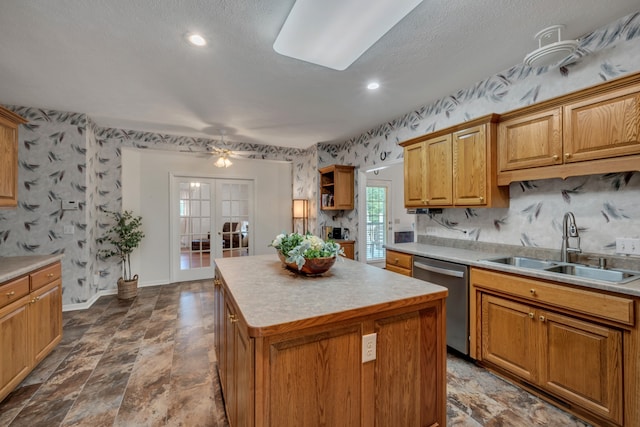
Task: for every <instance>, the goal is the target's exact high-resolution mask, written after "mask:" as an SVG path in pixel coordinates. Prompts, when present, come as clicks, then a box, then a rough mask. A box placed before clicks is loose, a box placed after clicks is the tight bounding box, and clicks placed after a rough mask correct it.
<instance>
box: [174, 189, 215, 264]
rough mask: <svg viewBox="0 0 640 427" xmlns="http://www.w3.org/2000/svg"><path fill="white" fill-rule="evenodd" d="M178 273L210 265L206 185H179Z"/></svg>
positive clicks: (208, 198) (207, 193) (209, 214)
mask: <svg viewBox="0 0 640 427" xmlns="http://www.w3.org/2000/svg"><path fill="white" fill-rule="evenodd" d="M179 188H180V200H179V207H180V270H189V269H195V268H205V267H210V266H211V246H210V239H211V212H210V211H211V209H210V207H209V206H210V203H211V201H210V200H211V197H210V192H211V191H210V190H211V187H210V186H209V184H202V183H200V182H199V181H197V180H193V181H190V182H181V183H180V186H179Z"/></svg>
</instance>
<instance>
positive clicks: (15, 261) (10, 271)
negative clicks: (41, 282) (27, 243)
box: [0, 255, 64, 283]
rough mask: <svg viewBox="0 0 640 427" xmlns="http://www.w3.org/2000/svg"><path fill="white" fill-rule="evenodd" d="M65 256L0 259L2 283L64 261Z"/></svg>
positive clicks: (30, 256) (0, 279)
mask: <svg viewBox="0 0 640 427" xmlns="http://www.w3.org/2000/svg"><path fill="white" fill-rule="evenodd" d="M63 256H64V255H26V256H12V257H0V283H2V282H6V281H8V280H11V279H13V278H15V277H19V276H22V275H24V274H27V273H29V272H30V271H33V270H37V269H38V268H40V267H44V266H45V265H49V264H52V263H54V262H56V261H59V260H61V259H62V257H63Z"/></svg>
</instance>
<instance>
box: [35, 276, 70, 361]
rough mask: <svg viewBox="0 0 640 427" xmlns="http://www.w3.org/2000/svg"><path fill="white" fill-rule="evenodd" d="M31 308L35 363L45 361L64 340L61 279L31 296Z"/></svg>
mask: <svg viewBox="0 0 640 427" xmlns="http://www.w3.org/2000/svg"><path fill="white" fill-rule="evenodd" d="M31 296H32V301H33V304H32V305H31V307H30V311H31V316H30V319H31V321H32V324H31V331H32V336H33V341H32V342H33V355H34V360H35V363H38V362H40V361H41V360H42V359H44V358H45V357H46V356H47V355H48V354H49V353H50V352H51V350H52V349H53V347H55V346H56V345H57V344H58V343H59V342H60V340H61V339H62V282H61V281H60V279H58V280H55V281H54V282H52V283H50V284H48V285H46V286H44V287H42V288H40V289H38V290H37V291H35V292H33V293H32V294H31Z"/></svg>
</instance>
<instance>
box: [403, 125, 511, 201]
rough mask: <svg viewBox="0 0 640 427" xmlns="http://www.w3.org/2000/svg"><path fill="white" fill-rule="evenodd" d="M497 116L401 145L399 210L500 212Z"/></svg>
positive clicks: (503, 194) (504, 196)
mask: <svg viewBox="0 0 640 427" xmlns="http://www.w3.org/2000/svg"><path fill="white" fill-rule="evenodd" d="M497 120H498V116H497V115H490V116H485V117H482V118H479V119H476V120H473V121H469V122H466V123H464V124H461V125H457V126H454V127H450V128H447V129H443V130H441V131H438V132H434V133H431V134H428V135H424V136H421V137H418V138H414V139H412V140H409V141H405V142H403V143H402V144H400V145H402V146H403V147H404V186H405V187H404V198H405V207H408V208H409V207H427V208H446V207H505V206H508V205H509V188H508V187H499V186H498V185H497V182H496V167H497V160H496V129H497V125H496V122H497Z"/></svg>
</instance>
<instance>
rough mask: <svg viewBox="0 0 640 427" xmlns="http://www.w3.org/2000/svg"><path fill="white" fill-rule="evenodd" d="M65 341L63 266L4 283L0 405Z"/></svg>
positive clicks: (0, 289) (0, 325) (0, 315)
mask: <svg viewBox="0 0 640 427" xmlns="http://www.w3.org/2000/svg"><path fill="white" fill-rule="evenodd" d="M61 339H62V278H61V267H60V262H56V263H54V264H51V265H49V266H46V267H43V268H41V269H39V270H35V271H33V272H31V273H29V274H26V275H24V276H21V277H18V278H15V279H12V280H10V281H8V282H5V283H0V401H1V400H2V399H4V398H5V397H6V396H7V395H8V394H9V393H10V392H11V391H12V390H13V389H14V388H15V387H16V386H17V385H18V384H20V382H21V381H22V380H23V379H24V378H25V377H26V376H27V375H28V374H29V373H30V372H31V371H32V370H33V368H35V367H36V365H37V364H38V363H40V362H41V361H42V359H44V358H45V357H46V356H47V355H48V354H49V353H51V351H52V350H53V348H54V347H55V346H56V345H57V344H58V343H59V342H60V340H61Z"/></svg>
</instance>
